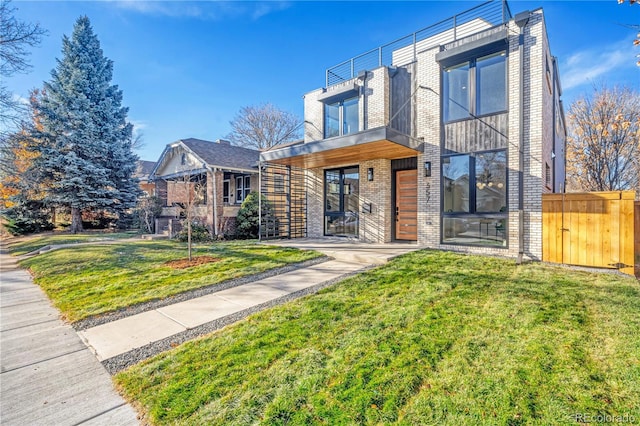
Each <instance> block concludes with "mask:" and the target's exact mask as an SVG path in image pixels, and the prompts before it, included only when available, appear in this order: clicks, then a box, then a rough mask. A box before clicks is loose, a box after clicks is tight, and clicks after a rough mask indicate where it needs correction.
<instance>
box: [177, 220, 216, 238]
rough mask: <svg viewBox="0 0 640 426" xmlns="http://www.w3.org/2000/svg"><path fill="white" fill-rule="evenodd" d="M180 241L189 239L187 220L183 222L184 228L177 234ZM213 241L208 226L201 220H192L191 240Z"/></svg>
mask: <svg viewBox="0 0 640 426" xmlns="http://www.w3.org/2000/svg"><path fill="white" fill-rule="evenodd" d="M176 238H177V239H178V241H183V242H186V241H187V240H188V235H187V223H186V221H185V222H183V224H182V229H181V230H180V232H178V234H177V235H176ZM207 241H211V234H210V233H209V230H208V229H207V227H206V226H204V225H203V224H201V223H199V222H191V242H193V243H203V242H207Z"/></svg>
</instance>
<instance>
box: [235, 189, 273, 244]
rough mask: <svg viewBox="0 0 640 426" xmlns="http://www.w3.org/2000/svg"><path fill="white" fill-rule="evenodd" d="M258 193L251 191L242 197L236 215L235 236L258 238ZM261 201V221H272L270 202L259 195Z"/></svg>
mask: <svg viewBox="0 0 640 426" xmlns="http://www.w3.org/2000/svg"><path fill="white" fill-rule="evenodd" d="M258 198H259V194H258V193H257V192H252V193H250V194H249V195H247V198H245V199H244V201H243V202H242V205H241V206H240V210H239V211H238V217H237V218H236V238H240V239H246V238H258V232H259V226H258V224H259V220H260V219H259V216H260V215H259V213H260V212H259V208H258ZM260 198H261V202H262V223H263V224H265V223H270V222H274V221H275V218H274V214H273V208H272V206H271V203H269V201H267V199H266V198H264V197H260Z"/></svg>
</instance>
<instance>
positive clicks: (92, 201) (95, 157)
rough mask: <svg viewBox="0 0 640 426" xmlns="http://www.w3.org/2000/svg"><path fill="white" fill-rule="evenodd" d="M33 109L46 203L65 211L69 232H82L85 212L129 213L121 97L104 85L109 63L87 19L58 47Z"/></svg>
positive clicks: (134, 187)
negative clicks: (46, 185) (36, 114)
mask: <svg viewBox="0 0 640 426" xmlns="http://www.w3.org/2000/svg"><path fill="white" fill-rule="evenodd" d="M57 62H58V65H57V67H56V68H55V69H54V70H52V71H51V77H52V78H51V80H50V81H49V82H45V85H44V93H43V96H42V99H41V100H40V101H39V103H38V105H37V109H38V111H39V114H40V120H41V124H42V129H41V131H40V133H39V135H38V136H39V137H40V138H41V139H42V140H43V142H44V143H43V144H42V155H41V156H40V157H39V158H38V161H39V166H40V167H41V170H42V171H43V172H44V175H45V176H46V178H48V179H49V181H50V182H52V185H51V187H50V190H49V193H48V196H47V200H48V201H49V202H50V203H51V204H53V205H56V206H61V207H67V208H69V209H70V210H71V219H72V223H71V232H74V233H75V232H78V231H81V230H82V219H81V213H82V211H83V210H86V209H93V210H105V211H109V212H114V213H122V211H124V210H126V209H129V208H132V207H134V206H135V203H136V199H137V196H138V194H139V189H138V182H137V179H135V178H133V173H134V172H135V168H136V160H137V156H136V155H135V154H134V153H133V150H132V130H133V126H132V125H131V123H128V122H127V112H128V108H125V107H123V106H122V91H121V90H119V89H118V86H116V85H112V84H111V78H112V74H113V62H112V61H111V60H109V59H107V58H106V57H104V55H103V52H102V49H101V48H100V42H99V41H98V38H97V36H96V35H95V34H94V32H93V29H92V28H91V24H90V22H89V18H87V17H86V16H82V17H80V18H79V19H78V20H77V21H76V24H75V26H74V30H73V34H72V36H71V38H68V37H67V36H64V37H63V39H62V59H58V60H57Z"/></svg>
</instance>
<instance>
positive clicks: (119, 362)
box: [102, 259, 379, 375]
mask: <svg viewBox="0 0 640 426" xmlns="http://www.w3.org/2000/svg"><path fill="white" fill-rule="evenodd" d="M314 260H315V259H314ZM325 260H326V259H325ZM317 263H321V262H317ZM377 266H379V265H363V267H362V268H361V269H358V270H356V271H353V272H350V273H347V274H344V275H341V276H339V277H338V278H334V279H332V280H328V281H325V282H322V283H320V284H316V285H314V286H312V287H307V288H305V289H303V290H300V291H297V292H294V293H290V294H287V295H285V296H282V297H279V298H277V299H273V300H271V301H269V302H265V303H262V304H260V305H256V306H252V307H251V308H247V309H245V310H243V311H240V312H236V313H234V314H231V315H227V316H226V317H223V318H219V319H217V320H215V321H211V322H208V323H206V324H202V325H200V326H198V327H195V328H192V329H189V330H185V331H183V332H181V333H178V334H174V335H173V336H169V337H167V338H165V339H162V340H159V341H157V342H153V343H149V344H148V345H145V346H142V347H140V348H137V349H133V350H131V351H129V352H126V353H123V354H120V355H117V356H114V357H113V358H109V359H106V360H104V361H102V365H103V366H104V368H105V369H106V370H107V371H108V372H109V373H110V374H111V375H114V374H116V373H118V372H119V371H122V370H124V369H126V368H128V367H130V366H132V365H135V364H138V363H139V362H141V361H144V360H145V359H147V358H151V357H152V356H155V355H157V354H159V353H162V352H166V351H168V350H171V349H173V348H174V347H176V346H177V345H180V344H182V343H185V342H187V341H189V340H194V339H197V338H199V337H204V336H205V335H207V334H210V333H212V332H214V331H216V330H220V329H222V328H224V327H226V326H227V325H230V324H233V323H235V322H238V321H240V320H242V319H244V318H246V317H248V316H249V315H251V314H254V313H256V312H260V311H262V310H265V309H268V308H272V307H274V306H278V305H282V304H284V303H287V302H289V301H292V300H295V299H299V298H301V297H304V296H308V295H311V294H315V293H317V292H319V291H320V290H322V289H324V288H327V287H330V286H332V285H334V284H336V283H338V282H340V281H342V280H344V279H346V278H348V277H351V276H354V275H357V274H360V273H362V272H364V271H367V270H369V269H373V268H376V267H377Z"/></svg>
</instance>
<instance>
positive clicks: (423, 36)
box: [326, 0, 511, 87]
mask: <svg viewBox="0 0 640 426" xmlns="http://www.w3.org/2000/svg"><path fill="white" fill-rule="evenodd" d="M510 19H511V11H510V9H509V5H508V4H507V1H506V0H490V1H488V2H486V3H482V4H480V5H478V6H475V7H473V8H471V9H469V10H467V11H464V12H462V13H458V14H456V15H454V16H452V17H450V18H447V19H444V20H442V21H440V22H437V23H435V24H433V25H430V26H428V27H426V28H423V29H421V30H419V31H416V32H414V33H412V34H409V35H407V36H405V37H402V38H399V39H397V40H395V41H392V42H391V43H387V44H385V45H384V46H380V47H378V48H376V49H372V50H369V51H368V52H365V53H362V54H360V55H358V56H354V57H353V58H351V59H349V60H346V61H344V62H341V63H339V64H338V65H335V66H333V67H331V68H329V69H327V73H326V87H329V86H333V85H335V84H338V83H342V82H344V81H347V80H350V79H352V78H355V77H357V76H358V74H359V73H360V72H361V71H366V70H372V69H375V68H378V67H381V66H403V65H407V64H409V63H411V62H413V61H415V60H416V55H417V54H418V52H420V51H422V50H425V49H428V48H430V47H434V46H438V45H441V44H445V43H451V42H454V41H457V40H460V39H462V38H464V37H468V36H471V35H473V34H476V33H479V32H481V31H485V30H487V29H490V28H493V27H496V26H499V25H503V24H505V23H507V22H508V21H509V20H510Z"/></svg>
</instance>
